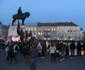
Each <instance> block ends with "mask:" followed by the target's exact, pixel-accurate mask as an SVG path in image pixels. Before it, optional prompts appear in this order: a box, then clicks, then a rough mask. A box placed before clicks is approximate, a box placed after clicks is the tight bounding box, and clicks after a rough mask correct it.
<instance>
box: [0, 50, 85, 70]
mask: <svg viewBox="0 0 85 70" xmlns="http://www.w3.org/2000/svg"><path fill="white" fill-rule="evenodd" d="M0 70H29V65H25V62H24V58H23V56H22V55H20V54H18V62H17V64H14V63H13V64H12V65H10V64H9V62H8V61H6V59H5V52H4V51H2V50H0ZM37 70H85V56H83V57H76V58H75V59H70V58H66V59H65V60H64V61H63V62H60V61H59V60H56V62H55V63H52V62H51V61H50V57H49V56H47V57H45V58H39V60H38V63H37Z"/></svg>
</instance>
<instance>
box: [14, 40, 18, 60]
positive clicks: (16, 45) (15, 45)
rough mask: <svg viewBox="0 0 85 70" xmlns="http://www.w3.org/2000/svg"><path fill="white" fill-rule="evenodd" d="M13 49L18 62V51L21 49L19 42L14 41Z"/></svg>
mask: <svg viewBox="0 0 85 70" xmlns="http://www.w3.org/2000/svg"><path fill="white" fill-rule="evenodd" d="M13 50H14V58H15V60H16V62H17V52H18V51H19V46H18V44H17V42H15V43H14V45H13Z"/></svg>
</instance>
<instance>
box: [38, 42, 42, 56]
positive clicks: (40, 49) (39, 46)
mask: <svg viewBox="0 0 85 70" xmlns="http://www.w3.org/2000/svg"><path fill="white" fill-rule="evenodd" d="M37 48H38V49H39V57H41V52H42V45H41V43H40V42H39V43H38V45H37Z"/></svg>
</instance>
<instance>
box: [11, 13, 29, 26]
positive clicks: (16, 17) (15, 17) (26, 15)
mask: <svg viewBox="0 0 85 70" xmlns="http://www.w3.org/2000/svg"><path fill="white" fill-rule="evenodd" d="M29 16H30V13H29V12H25V13H22V14H20V15H19V14H15V15H13V16H12V18H13V21H12V25H14V22H15V21H16V20H17V19H19V20H22V25H24V21H25V19H26V18H28V17H29Z"/></svg>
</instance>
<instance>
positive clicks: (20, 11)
mask: <svg viewBox="0 0 85 70" xmlns="http://www.w3.org/2000/svg"><path fill="white" fill-rule="evenodd" d="M18 15H22V10H21V7H19V9H18Z"/></svg>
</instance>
